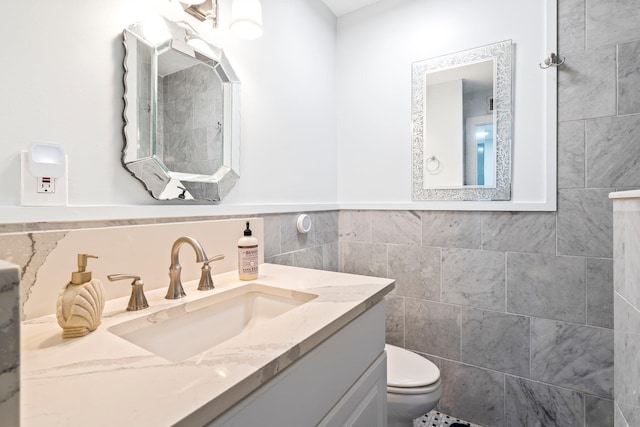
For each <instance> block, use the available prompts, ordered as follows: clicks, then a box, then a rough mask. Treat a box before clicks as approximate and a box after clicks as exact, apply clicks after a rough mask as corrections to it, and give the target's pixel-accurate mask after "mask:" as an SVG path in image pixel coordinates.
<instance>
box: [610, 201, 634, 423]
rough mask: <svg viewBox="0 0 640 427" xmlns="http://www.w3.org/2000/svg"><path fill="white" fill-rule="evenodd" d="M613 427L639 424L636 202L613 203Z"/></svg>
mask: <svg viewBox="0 0 640 427" xmlns="http://www.w3.org/2000/svg"><path fill="white" fill-rule="evenodd" d="M614 224H615V229H614V233H615V235H614V253H615V261H614V269H615V280H614V289H615V292H614V307H615V310H614V329H615V337H614V347H615V369H614V380H615V406H616V413H615V423H616V424H615V426H616V427H618V426H623V427H631V426H637V425H640V360H639V359H640V358H639V356H638V354H640V285H639V284H638V278H639V277H640V243H638V238H639V236H640V200H639V199H637V198H636V199H622V200H620V199H616V200H615V201H614Z"/></svg>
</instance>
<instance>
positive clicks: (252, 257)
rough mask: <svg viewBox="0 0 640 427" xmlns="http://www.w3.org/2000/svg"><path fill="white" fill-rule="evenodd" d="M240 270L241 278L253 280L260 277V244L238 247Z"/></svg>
mask: <svg viewBox="0 0 640 427" xmlns="http://www.w3.org/2000/svg"><path fill="white" fill-rule="evenodd" d="M238 262H239V264H240V265H238V271H239V273H240V279H242V280H253V279H257V278H258V246H257V245H256V246H239V247H238Z"/></svg>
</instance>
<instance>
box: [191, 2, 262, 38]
mask: <svg viewBox="0 0 640 427" xmlns="http://www.w3.org/2000/svg"><path fill="white" fill-rule="evenodd" d="M219 1H221V0H179V2H180V3H181V4H182V8H183V10H184V11H185V12H187V13H188V14H189V15H191V16H193V17H195V18H197V19H198V20H199V21H205V20H208V21H211V23H212V25H213V27H214V28H218V22H219V13H218V10H219V8H218V2H219ZM229 28H230V29H231V31H232V32H233V33H234V34H235V35H236V36H237V37H239V38H242V39H246V40H254V39H257V38H258V37H260V36H262V5H261V4H260V0H232V3H231V23H230V25H229Z"/></svg>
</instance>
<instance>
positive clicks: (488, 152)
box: [411, 40, 512, 200]
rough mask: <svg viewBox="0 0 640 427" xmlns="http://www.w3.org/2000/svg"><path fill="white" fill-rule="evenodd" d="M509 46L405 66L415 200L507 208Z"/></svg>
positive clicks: (484, 48) (509, 178) (497, 44)
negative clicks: (503, 202) (492, 204)
mask: <svg viewBox="0 0 640 427" xmlns="http://www.w3.org/2000/svg"><path fill="white" fill-rule="evenodd" d="M511 75H512V43H511V40H507V41H503V42H499V43H494V44H491V45H487V46H482V47H478V48H474V49H470V50H466V51H463V52H457V53H452V54H448V55H445V56H440V57H437V58H431V59H427V60H424V61H419V62H415V63H414V64H413V66H412V110H411V113H412V117H411V119H412V125H413V128H412V196H413V199H414V200H510V198H511V138H512V136H511V134H512V131H511V129H512V82H511V80H512V76H511Z"/></svg>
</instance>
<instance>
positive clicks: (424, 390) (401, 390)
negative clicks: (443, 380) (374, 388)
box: [387, 380, 441, 395]
mask: <svg viewBox="0 0 640 427" xmlns="http://www.w3.org/2000/svg"><path fill="white" fill-rule="evenodd" d="M440 387H441V384H440V380H438V381H437V382H436V383H434V384H431V385H429V386H426V387H391V386H387V393H392V394H407V395H408V394H429V393H433V392H434V391H436V390H438V389H439V388H440Z"/></svg>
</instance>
